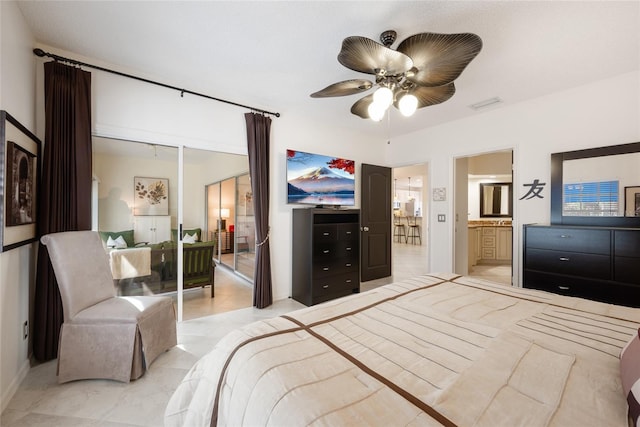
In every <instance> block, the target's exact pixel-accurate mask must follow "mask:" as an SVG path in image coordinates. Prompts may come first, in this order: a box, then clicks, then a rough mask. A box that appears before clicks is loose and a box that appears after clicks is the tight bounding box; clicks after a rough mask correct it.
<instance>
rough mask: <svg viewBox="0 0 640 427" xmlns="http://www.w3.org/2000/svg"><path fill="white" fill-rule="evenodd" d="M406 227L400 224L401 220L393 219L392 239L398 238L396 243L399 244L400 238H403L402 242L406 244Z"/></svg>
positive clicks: (398, 218)
mask: <svg viewBox="0 0 640 427" xmlns="http://www.w3.org/2000/svg"><path fill="white" fill-rule="evenodd" d="M405 227H406V226H405V225H404V223H402V219H401V218H400V217H395V218H394V221H393V238H394V239H395V238H396V237H397V238H398V242H399V243H400V242H401V240H400V239H401V238H404V242H405V243H407V232H406V228H405Z"/></svg>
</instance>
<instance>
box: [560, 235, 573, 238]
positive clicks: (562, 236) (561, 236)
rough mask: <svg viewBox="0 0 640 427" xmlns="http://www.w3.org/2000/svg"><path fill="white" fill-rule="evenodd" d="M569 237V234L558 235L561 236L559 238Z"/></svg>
mask: <svg viewBox="0 0 640 427" xmlns="http://www.w3.org/2000/svg"><path fill="white" fill-rule="evenodd" d="M570 237H571V236H570V235H569V234H561V235H560V238H561V239H568V238H570Z"/></svg>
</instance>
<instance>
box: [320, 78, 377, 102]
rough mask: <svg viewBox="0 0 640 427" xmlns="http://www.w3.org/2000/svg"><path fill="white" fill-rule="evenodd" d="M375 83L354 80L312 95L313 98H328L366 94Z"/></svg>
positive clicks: (336, 84) (333, 85)
mask: <svg viewBox="0 0 640 427" xmlns="http://www.w3.org/2000/svg"><path fill="white" fill-rule="evenodd" d="M372 86H373V83H371V82H370V81H369V80H361V79H353V80H345V81H342V82H338V83H334V84H332V85H329V86H327V87H325V88H324V89H322V90H319V91H317V92H314V93H312V94H311V97H312V98H328V97H331V96H345V95H353V94H356V93H360V92H364V91H366V90H369V89H371V87H372Z"/></svg>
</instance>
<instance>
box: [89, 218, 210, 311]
mask: <svg viewBox="0 0 640 427" xmlns="http://www.w3.org/2000/svg"><path fill="white" fill-rule="evenodd" d="M128 231H129V230H125V231H122V232H100V236H101V237H102V240H103V243H104V246H105V250H106V251H107V253H109V255H110V262H111V269H112V275H113V277H114V285H115V286H116V288H117V291H118V295H155V294H162V293H167V292H175V291H176V290H177V274H178V265H177V263H178V245H177V243H176V241H175V240H169V241H165V242H160V243H154V244H146V243H144V242H142V243H137V244H135V243H134V244H133V245H132V246H130V245H131V244H132V241H128V242H127V246H123V247H110V246H109V245H107V242H111V241H116V240H118V237H119V236H120V235H123V236H127V237H128ZM174 231H176V232H175V233H173V235H172V237H173V238H177V230H174ZM186 234H189V235H190V236H191V237H195V236H197V239H199V238H200V236H201V232H200V229H192V230H184V235H185V236H186ZM126 240H127V239H125V241H126ZM215 250H216V242H215V240H214V241H206V242H203V241H199V240H196V241H195V242H194V243H186V242H185V239H184V238H183V288H184V289H192V288H197V287H202V288H204V287H206V286H210V287H211V298H213V297H214V295H215V292H214V285H215V268H216V263H215V261H214V259H213V256H214V253H215Z"/></svg>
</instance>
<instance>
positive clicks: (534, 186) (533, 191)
mask: <svg viewBox="0 0 640 427" xmlns="http://www.w3.org/2000/svg"><path fill="white" fill-rule="evenodd" d="M545 185H547V183H546V182H540V180H539V179H537V178H536V179H534V180H533V182H532V183H531V184H522V186H523V187H529V190H528V191H527V192H526V194H525V195H524V196H522V197H520V199H519V200H529V199H533V198H534V197H538V198H540V199H544V196H542V195H541V194H540V193H542V190H543V189H544V186H545Z"/></svg>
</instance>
